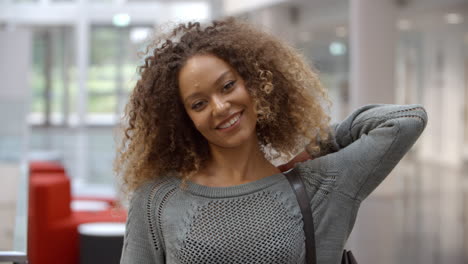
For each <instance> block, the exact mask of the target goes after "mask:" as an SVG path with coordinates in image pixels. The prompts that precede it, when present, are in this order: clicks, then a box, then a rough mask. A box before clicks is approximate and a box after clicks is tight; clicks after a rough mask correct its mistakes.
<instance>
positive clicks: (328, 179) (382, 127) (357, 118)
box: [116, 19, 427, 264]
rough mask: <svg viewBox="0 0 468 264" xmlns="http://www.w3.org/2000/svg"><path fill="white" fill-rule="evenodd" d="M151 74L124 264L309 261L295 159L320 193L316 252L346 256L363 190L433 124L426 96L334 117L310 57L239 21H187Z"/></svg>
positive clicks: (155, 57) (134, 143) (132, 116)
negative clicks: (293, 175)
mask: <svg viewBox="0 0 468 264" xmlns="http://www.w3.org/2000/svg"><path fill="white" fill-rule="evenodd" d="M140 73H141V79H140V80H139V81H138V83H137V85H136V87H135V89H134V91H133V93H132V96H131V99H130V101H129V103H128V105H127V108H126V117H127V121H128V124H127V126H126V127H125V130H124V131H125V136H124V139H123V143H122V146H121V148H120V151H119V152H118V153H119V155H118V158H117V160H116V171H117V172H118V173H119V174H120V175H122V177H123V183H124V187H126V189H127V191H128V192H131V193H132V199H131V202H130V209H129V215H128V221H127V231H126V235H125V241H124V246H123V252H122V259H121V263H304V257H305V248H304V233H303V229H302V216H301V213H300V210H299V206H298V204H297V201H296V197H295V195H294V193H293V191H292V189H291V187H290V185H289V182H288V181H287V179H286V178H285V175H284V174H282V172H281V171H284V170H287V169H290V168H293V170H297V171H298V173H299V175H300V176H301V178H302V179H303V181H304V182H305V185H306V191H307V193H308V195H309V198H310V206H311V209H312V212H313V215H314V223H315V236H316V247H317V259H318V263H320V264H324V263H339V262H340V258H341V252H342V250H343V247H344V245H345V242H346V239H347V238H348V236H349V234H350V233H351V230H352V228H353V225H354V221H355V218H356V214H357V211H358V208H359V205H360V203H361V201H362V200H363V199H364V198H366V197H367V196H368V195H369V194H370V193H371V192H372V191H373V190H374V189H375V188H376V187H377V185H378V184H379V183H380V182H382V180H383V179H384V178H385V176H386V175H388V174H389V172H390V171H391V170H392V168H393V167H395V165H396V164H397V163H398V161H399V160H400V159H401V158H402V157H403V156H404V154H405V153H406V152H407V151H408V150H409V149H410V147H411V146H412V145H413V144H414V142H415V141H416V139H417V138H418V137H419V135H420V134H421V133H422V131H423V129H424V127H425V126H426V122H427V116H426V112H425V111H424V109H423V107H422V106H420V105H407V106H400V105H367V106H364V107H361V108H359V109H357V110H355V111H354V112H353V113H352V114H351V115H350V116H348V117H347V118H346V119H345V120H344V121H343V122H341V123H340V124H336V125H333V126H331V127H330V126H329V120H330V118H329V117H328V116H327V114H326V113H325V111H324V108H325V107H327V105H329V103H328V102H329V101H328V99H327V96H326V92H325V90H324V89H323V88H322V86H321V84H320V82H319V80H318V77H317V75H316V74H315V73H314V72H313V71H312V70H311V69H310V68H309V67H308V66H307V65H306V63H304V61H303V60H302V59H301V58H300V56H299V55H298V54H297V53H296V52H295V51H294V50H293V49H291V48H290V47H288V46H287V45H285V44H283V43H282V42H281V41H279V40H278V39H276V38H274V37H273V36H270V35H268V34H267V33H264V32H261V31H259V30H256V29H254V28H252V27H251V26H249V25H247V24H244V23H241V22H239V21H236V20H233V19H226V20H223V21H218V22H213V23H212V24H211V25H210V26H208V27H202V26H200V24H198V23H194V24H192V23H189V24H187V25H179V26H178V27H177V28H175V29H174V30H173V31H172V32H171V33H170V34H168V35H165V36H163V37H161V39H160V40H157V41H156V42H155V44H154V50H153V52H152V54H151V55H150V56H149V57H147V58H146V60H145V64H144V65H143V66H142V67H140ZM306 143H307V145H306ZM304 147H305V150H306V151H302V152H301V153H300V154H298V155H296V157H295V158H293V159H292V160H291V161H290V162H288V163H286V164H284V165H282V166H280V167H276V166H274V165H273V164H272V160H273V159H275V158H280V159H281V158H282V159H285V158H290V157H292V155H293V154H294V153H298V152H300V150H301V149H304ZM311 157H315V159H310V158H311ZM305 160H307V161H305ZM298 161H304V162H298ZM296 163H297V164H296ZM293 166H295V167H293ZM279 168H280V169H281V170H280V169H279ZM286 173H287V172H286Z"/></svg>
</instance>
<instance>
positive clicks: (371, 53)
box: [350, 0, 397, 109]
mask: <svg viewBox="0 0 468 264" xmlns="http://www.w3.org/2000/svg"><path fill="white" fill-rule="evenodd" d="M350 11H351V13H350V28H351V30H350V46H351V54H350V56H351V87H350V106H351V108H352V109H354V108H356V107H358V106H361V105H363V104H368V103H394V101H395V99H394V98H395V81H394V75H395V70H394V69H395V54H396V51H395V50H396V40H397V39H396V33H397V32H396V27H395V20H396V6H395V4H394V1H390V0H386V1H375V0H351V1H350Z"/></svg>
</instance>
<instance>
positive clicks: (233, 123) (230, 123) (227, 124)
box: [216, 112, 242, 132]
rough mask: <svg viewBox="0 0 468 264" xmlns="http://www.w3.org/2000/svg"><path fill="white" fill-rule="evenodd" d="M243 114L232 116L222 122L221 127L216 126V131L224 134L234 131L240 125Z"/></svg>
mask: <svg viewBox="0 0 468 264" xmlns="http://www.w3.org/2000/svg"><path fill="white" fill-rule="evenodd" d="M241 117H242V112H238V113H235V114H233V115H231V116H230V117H229V118H227V120H225V121H223V122H221V124H220V125H218V126H216V129H218V130H219V131H222V132H228V131H232V130H233V129H235V128H237V127H238V126H239V125H240V122H241Z"/></svg>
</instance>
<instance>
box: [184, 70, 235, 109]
mask: <svg viewBox="0 0 468 264" xmlns="http://www.w3.org/2000/svg"><path fill="white" fill-rule="evenodd" d="M230 73H232V71H231V70H227V71H225V72H223V73H222V74H221V75H220V76H219V77H218V78H217V79H216V80H215V81H214V83H213V84H214V85H215V86H216V85H219V83H220V82H221V81H222V80H223V79H224V78H225V77H226V75H228V74H230ZM201 94H202V93H201V92H195V93H193V94H190V95H189V96H187V97H186V98H185V100H184V102H185V103H187V102H188V101H189V100H190V99H192V98H194V97H197V96H199V95H201Z"/></svg>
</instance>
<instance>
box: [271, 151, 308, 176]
mask: <svg viewBox="0 0 468 264" xmlns="http://www.w3.org/2000/svg"><path fill="white" fill-rule="evenodd" d="M310 159H314V157H311V156H310V155H309V154H308V153H307V152H306V151H303V152H301V153H299V154H297V155H296V156H295V157H294V158H293V159H292V160H290V161H289V162H288V163H285V164H282V165H279V166H278V169H279V170H280V171H281V172H285V171H287V170H290V169H292V168H293V167H294V165H296V163H298V162H304V161H306V160H310Z"/></svg>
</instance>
